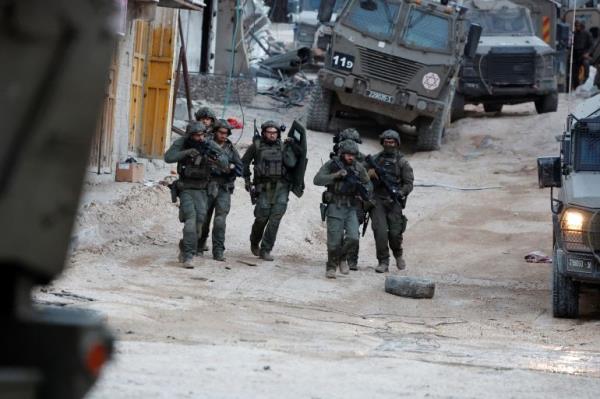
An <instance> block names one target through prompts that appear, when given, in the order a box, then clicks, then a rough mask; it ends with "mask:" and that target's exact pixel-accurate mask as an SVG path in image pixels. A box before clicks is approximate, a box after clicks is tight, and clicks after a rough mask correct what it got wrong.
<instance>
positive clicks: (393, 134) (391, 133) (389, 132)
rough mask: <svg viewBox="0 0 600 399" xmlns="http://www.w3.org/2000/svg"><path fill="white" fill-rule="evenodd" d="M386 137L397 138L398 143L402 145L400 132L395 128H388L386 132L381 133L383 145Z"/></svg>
mask: <svg viewBox="0 0 600 399" xmlns="http://www.w3.org/2000/svg"><path fill="white" fill-rule="evenodd" d="M385 139H388V140H389V139H392V140H396V143H398V145H400V134H399V133H398V132H397V131H395V130H391V129H390V130H386V131H385V132H383V133H381V135H380V136H379V142H380V143H381V145H383V140H385Z"/></svg>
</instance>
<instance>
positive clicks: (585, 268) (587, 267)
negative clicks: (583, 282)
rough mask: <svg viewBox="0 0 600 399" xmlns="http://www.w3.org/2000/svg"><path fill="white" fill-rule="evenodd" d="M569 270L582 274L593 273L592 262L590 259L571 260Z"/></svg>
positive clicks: (569, 260)
mask: <svg viewBox="0 0 600 399" xmlns="http://www.w3.org/2000/svg"><path fill="white" fill-rule="evenodd" d="M567 270H570V271H574V272H581V273H591V272H592V261H591V260H589V259H577V258H569V259H568V261H567Z"/></svg>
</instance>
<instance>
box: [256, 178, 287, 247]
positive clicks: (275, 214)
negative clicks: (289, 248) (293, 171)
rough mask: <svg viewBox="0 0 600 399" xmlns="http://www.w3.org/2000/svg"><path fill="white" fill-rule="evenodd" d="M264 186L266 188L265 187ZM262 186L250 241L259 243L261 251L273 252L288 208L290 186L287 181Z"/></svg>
mask: <svg viewBox="0 0 600 399" xmlns="http://www.w3.org/2000/svg"><path fill="white" fill-rule="evenodd" d="M263 187H264V188H263ZM263 187H261V191H260V192H259V193H258V198H257V200H256V207H255V208H254V217H255V219H254V224H253V225H252V232H251V233H250V243H251V244H252V245H258V244H259V243H260V249H261V251H266V252H271V250H272V249H273V246H274V245H275V240H276V238H277V231H278V230H279V223H280V222H281V218H282V217H283V215H284V214H285V211H286V209H287V203H288V197H289V194H290V187H289V185H288V184H287V183H285V182H278V183H276V184H275V183H273V184H272V185H270V186H267V185H265V186H263Z"/></svg>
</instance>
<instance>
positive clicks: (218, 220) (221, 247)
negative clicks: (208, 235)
mask: <svg viewBox="0 0 600 399" xmlns="http://www.w3.org/2000/svg"><path fill="white" fill-rule="evenodd" d="M208 206H209V208H212V209H214V212H215V219H214V221H213V231H212V252H213V255H216V254H222V253H223V251H225V228H226V224H227V215H228V214H229V209H230V208H231V193H230V192H229V190H228V189H227V188H226V187H219V190H218V192H217V193H216V196H214V197H211V196H209V202H208ZM209 223H210V219H207V221H206V223H205V224H206V225H208V224H209ZM203 230H204V229H203Z"/></svg>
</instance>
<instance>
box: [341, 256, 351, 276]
mask: <svg viewBox="0 0 600 399" xmlns="http://www.w3.org/2000/svg"><path fill="white" fill-rule="evenodd" d="M340 273H342V274H348V273H350V269H349V268H348V262H346V260H345V259H344V260H342V261H340Z"/></svg>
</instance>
